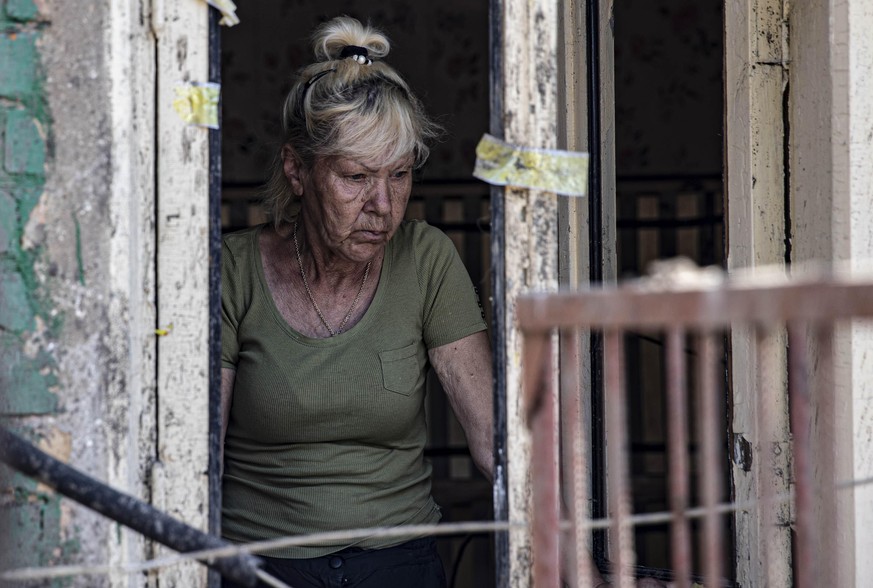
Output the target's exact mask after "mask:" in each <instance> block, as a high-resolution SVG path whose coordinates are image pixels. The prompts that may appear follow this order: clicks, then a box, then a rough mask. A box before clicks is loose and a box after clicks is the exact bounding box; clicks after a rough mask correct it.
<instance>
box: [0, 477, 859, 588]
mask: <svg viewBox="0 0 873 588" xmlns="http://www.w3.org/2000/svg"><path fill="white" fill-rule="evenodd" d="M870 484H873V477H871V478H863V479H858V480H849V481H844V482H840V483H838V484H836V489H837V490H847V489H851V488H856V487H858V486H866V485H870ZM792 498H793V492H785V493H782V494H779V495H777V496H775V497H774V498H773V499H772V501H770V503H772V504H781V503H784V502H789V501H790V500H791V499H792ZM763 502H764V501H761V500H747V501H743V502H725V503H720V504H716V505H714V506H712V507H697V508H691V509H688V510H686V511H685V512H684V516H685V517H688V518H700V517H704V516H706V515H709V514H713V513H714V514H727V513H730V512H736V511H743V510H748V509H751V508H755V507H756V506H758V505H760V504H762V503H763ZM675 519H676V515H675V514H674V513H672V512H666V511H665V512H657V513H646V514H638V515H633V516H631V517H629V518H628V521H627V522H628V524H630V525H632V526H637V527H639V526H645V525H655V524H662V523H668V522H670V521H673V520H675ZM612 524H613V519H610V518H604V519H591V520H588V521H586V522H585V523H584V524H583V525H582V528H584V529H588V530H593V529H606V528H609V527H610V526H611V525H612ZM559 526H560V528H561V530H562V531H567V530H569V529H572V528H573V525H572V523H571V522H570V521H566V520H565V521H561V522H560V524H559ZM526 527H528V525H527V523H525V522H499V521H471V522H464V523H446V524H441V525H407V526H403V527H373V528H367V529H350V530H347V531H331V532H326V533H313V534H310V535H293V536H288V537H279V538H276V539H269V540H266V541H257V542H253V543H246V544H241V545H232V546H228V547H218V548H213V549H204V550H201V551H191V552H188V553H179V554H174V555H168V556H165V557H160V558H156V559H152V560H147V561H143V562H137V563H128V564H121V565H91V566H53V567H43V568H38V567H35V568H18V569H14V570H9V571H6V572H3V573H0V580H5V581H29V580H44V579H51V578H63V577H67V576H81V575H106V574H111V573H122V574H133V573H141V572H146V571H149V570H155V569H158V568H165V567H170V566H175V565H179V564H182V563H185V562H189V561H192V560H199V561H207V562H208V561H212V560H216V559H220V558H222V557H231V556H235V555H241V554H257V553H264V552H267V551H273V550H275V549H281V548H285V547H300V546H304V545H318V544H323V543H328V542H331V543H337V542H343V541H353V540H359V539H387V538H396V537H407V536H410V535H415V536H419V537H421V536H441V535H460V534H469V533H499V532H503V531H509V530H512V529H524V528H526ZM278 585H281V584H278Z"/></svg>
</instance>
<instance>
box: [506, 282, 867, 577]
mask: <svg viewBox="0 0 873 588" xmlns="http://www.w3.org/2000/svg"><path fill="white" fill-rule="evenodd" d="M680 278H682V279H680ZM855 317H866V318H870V317H873V281H871V280H868V281H859V280H851V279H841V278H839V277H836V276H833V275H824V274H820V275H818V276H814V277H808V278H801V279H796V278H795V279H788V278H785V277H781V278H777V279H773V278H772V277H771V278H768V279H766V280H761V279H758V280H755V279H749V280H739V281H738V280H733V281H729V280H727V279H725V278H724V277H723V276H722V275H721V274H720V272H716V273H713V272H710V271H709V270H706V271H701V272H699V273H697V272H695V273H694V274H693V275H691V276H689V275H688V274H687V272H686V273H684V274H683V275H682V276H678V277H677V276H676V275H670V274H669V273H668V274H666V275H663V276H658V277H656V278H650V279H647V280H640V281H637V282H633V283H629V284H627V285H624V286H621V287H618V288H603V289H597V290H589V291H584V292H578V293H557V294H534V295H528V296H524V297H522V298H520V299H519V300H518V320H519V328H520V330H521V331H522V333H523V336H524V358H523V362H524V364H523V365H524V389H525V396H524V399H525V408H526V414H527V418H528V426H529V427H530V430H531V435H532V443H533V454H532V455H533V457H532V464H531V476H532V479H533V493H534V512H533V514H532V518H533V525H534V532H533V538H534V539H533V550H534V566H533V574H534V584H535V586H537V587H557V586H559V585H560V583H561V581H564V582H566V583H568V584H570V585H571V586H580V587H589V586H593V585H594V584H593V579H592V572H593V569H592V563H591V562H592V560H591V558H590V557H589V556H588V553H587V551H588V545H589V537H590V533H591V531H592V530H593V529H596V528H608V542H609V553H610V560H611V563H612V570H611V571H612V582H613V585H617V586H620V587H622V588H631V587H632V586H634V582H635V579H634V564H635V555H636V554H635V548H634V541H633V531H634V528H635V526H639V525H645V524H653V523H660V524H663V523H664V522H669V524H670V529H671V554H672V568H673V569H672V580H673V581H674V582H675V585H676V586H682V587H685V586H689V585H690V583H691V581H692V580H694V581H702V582H703V584H704V585H705V586H707V587H709V586H723V585H725V584H727V582H726V580H725V579H724V576H725V570H724V569H723V568H724V564H723V562H724V557H723V553H724V547H725V540H726V537H725V531H724V517H725V515H726V514H727V513H730V512H734V511H737V510H752V511H753V512H754V514H755V515H756V516H757V517H758V519H759V520H760V521H761V529H762V533H761V536H760V539H759V541H761V542H763V543H764V546H763V551H764V552H765V553H766V542H767V534H768V531H767V530H768V529H775V528H776V526H777V524H785V522H786V518H790V516H791V515H790V514H786V513H787V512H791V513H793V515H794V519H793V521H792V522H793V526H794V529H795V531H796V533H795V538H794V559H793V573H794V578H793V585H794V586H798V587H800V588H805V587H811V586H818V585H820V581H821V580H825V578H821V579H820V578H817V577H816V573H817V572H819V571H820V570H821V569H824V566H823V565H821V564H823V562H824V561H825V559H824V558H829V557H832V553H831V550H832V549H833V545H832V543H833V542H832V541H829V540H828V539H827V538H828V537H833V534H834V532H835V529H833V528H831V529H828V528H827V526H828V525H830V526H831V527H834V526H835V524H836V522H835V520H834V518H832V517H828V516H827V514H825V516H822V515H821V513H822V512H824V513H827V512H828V511H829V510H830V512H833V510H832V507H829V506H828V503H833V502H834V501H835V500H836V498H835V494H836V489H835V486H834V483H835V481H834V479H833V475H832V474H833V469H832V468H833V466H832V464H831V463H829V460H830V458H829V455H831V454H832V453H833V447H834V445H833V443H834V422H833V415H834V410H835V402H834V398H835V389H834V386H833V377H832V373H833V365H834V357H833V349H834V346H833V344H832V341H833V337H834V325H835V322H836V321H840V320H847V319H852V318H855ZM738 325H744V326H749V327H752V329H753V331H754V332H755V333H757V337H758V341H759V345H758V347H757V348H758V350H759V352H758V366H759V373H763V374H764V375H762V376H761V378H762V380H761V381H762V382H766V381H767V380H766V378H767V377H768V375H767V372H768V370H770V371H771V373H772V370H784V369H785V366H784V365H783V366H778V365H769V363H772V362H768V357H770V356H768V355H767V354H766V352H765V351H766V348H767V345H766V344H765V343H767V342H768V341H769V342H771V343H770V344H772V342H773V341H777V340H778V338H777V337H776V336H775V334H777V333H780V332H781V329H783V328H784V329H785V330H786V331H787V341H788V358H787V370H788V397H787V399H782V402H785V401H786V400H787V402H788V404H789V408H790V427H791V432H792V437H793V451H792V453H793V460H792V462H791V463H792V467H793V472H792V473H793V476H792V478H793V480H794V492H793V493H792V494H791V495H789V496H785V495H780V494H778V493H777V492H776V491H775V490H774V489H775V488H776V487H777V485H776V483H775V480H773V478H774V476H776V475H777V473H776V472H777V471H778V469H779V468H781V467H784V464H785V463H787V462H786V461H785V456H780V455H777V452H775V451H770V444H769V442H768V440H769V439H770V438H771V436H772V435H771V434H769V433H768V431H771V430H773V429H774V428H775V427H776V426H777V425H778V423H777V422H776V421H777V419H778V414H777V411H776V410H775V409H774V408H773V407H774V406H775V405H776V404H778V402H779V401H780V399H779V398H777V397H776V396H778V395H781V394H782V393H783V392H782V391H781V390H778V389H772V388H768V387H766V386H758V393H757V394H756V397H755V398H754V402H756V405H757V411H756V414H757V429H758V444H757V446H756V447H752V448H751V451H752V452H753V453H754V455H752V459H751V460H750V463H751V464H752V465H751V467H753V468H755V472H756V474H757V476H758V480H759V482H758V492H757V496H756V497H755V499H754V500H753V501H751V503H745V504H731V503H728V502H725V501H724V497H722V496H721V493H722V488H723V486H724V483H723V475H724V474H723V472H724V471H725V464H726V463H727V460H728V459H729V456H728V455H727V451H726V449H725V447H724V445H723V443H722V441H721V437H722V435H723V430H724V428H725V424H724V423H725V421H724V419H723V416H722V404H723V398H721V397H720V396H719V394H718V392H717V381H718V380H717V378H718V372H717V370H718V366H719V362H720V357H719V354H718V352H717V349H718V345H719V341H720V340H721V339H722V337H723V334H724V332H725V330H727V329H730V328H732V327H735V326H738ZM641 330H657V331H661V332H663V333H665V335H666V341H667V345H666V353H667V376H666V379H667V393H668V443H667V444H668V455H669V469H668V473H669V481H668V484H669V495H670V505H669V506H670V508H669V512H665V513H660V514H644V515H640V514H634V513H633V512H631V504H632V501H631V491H630V488H631V485H630V482H629V481H630V473H629V470H630V460H629V451H628V445H629V442H628V438H629V432H628V426H627V415H626V412H627V409H628V407H627V403H626V400H625V399H626V392H625V386H624V382H623V381H622V380H623V377H624V374H625V371H624V368H623V365H622V364H623V361H624V344H623V335H624V333H626V332H628V331H641ZM588 331H593V332H602V333H603V337H604V397H605V405H606V406H605V413H606V414H605V420H606V429H607V433H606V444H607V468H606V469H607V471H606V472H597V471H595V472H594V473H593V476H602V475H606V479H607V488H608V490H607V494H608V506H609V517H608V519H600V520H593V519H592V518H591V517H590V515H589V509H588V487H589V484H590V481H589V480H586V479H585V476H584V475H583V473H584V472H585V471H587V470H586V465H587V464H590V463H591V462H590V460H591V446H590V434H589V432H588V431H585V430H583V426H582V424H583V423H584V422H585V419H583V418H582V416H583V415H581V414H580V409H579V406H580V395H581V393H582V390H581V386H580V384H579V382H580V381H582V380H581V378H580V371H581V370H582V366H581V365H575V366H571V367H570V368H569V369H565V370H564V371H563V372H562V373H561V375H560V384H561V385H560V386H557V385H555V384H556V383H555V382H553V381H552V379H553V378H554V374H553V373H552V372H551V370H550V369H549V368H548V366H550V365H551V359H550V357H551V355H552V354H554V353H557V347H558V345H561V346H564V347H565V348H569V349H571V350H572V349H573V348H575V347H574V346H576V345H578V342H579V340H580V337H581V336H582V335H583V334H587V332H588ZM556 333H557V336H556ZM687 340H693V342H694V345H693V347H694V349H695V350H696V358H695V363H696V370H695V373H694V377H693V378H692V379H693V380H694V382H693V383H694V384H695V385H694V387H693V392H694V394H693V397H692V395H691V394H689V388H690V386H689V382H688V381H687V380H688V378H687V375H686V374H688V373H689V369H688V368H689V366H688V365H686V355H687V354H686V352H685V348H686V343H687ZM811 350H813V351H811ZM813 352H815V353H816V355H815V369H811V365H813V364H812V361H811V357H812V355H811V354H812V353H813ZM691 406H694V407H695V408H694V410H693V411H692V410H691V409H690V408H689V407H691ZM690 422H693V423H694V424H695V426H694V427H693V429H694V431H693V432H692V431H691V430H690V429H691V427H690V426H689V423H690ZM692 434H693V436H694V437H696V443H697V460H696V463H697V472H696V478H697V481H698V487H697V500H696V502H697V503H698V504H697V506H694V504H693V502H694V500H693V498H694V496H693V489H692V484H691V483H690V482H691V479H692V473H693V468H692V467H691V460H689V454H688V448H689V445H690V439H691V437H692ZM814 447H816V448H817V450H816V451H817V453H814V452H813V448H814ZM831 461H832V460H831ZM562 497H563V500H564V503H565V504H566V507H565V509H566V511H567V512H566V513H562V508H561V503H562ZM791 505H793V507H791ZM789 507H791V508H789ZM562 515H564V516H562ZM565 516H566V518H568V519H569V521H568V522H567V523H562V519H563V518H564V517H565ZM696 518H702V527H703V528H702V536H701V539H700V541H699V542H698V543H699V544H698V545H692V520H693V519H696ZM744 547H745V548H749V547H750V546H738V549H742V548H744ZM695 556H696V557H697V560H698V561H699V562H700V565H699V566H698V567H702V577H701V575H700V574H696V573H695V570H694V569H693V567H694V562H695ZM774 560H775V557H766V556H765V561H764V562H763V569H762V572H761V573H762V575H763V578H761V585H768V584H770V585H772V583H770V582H768V580H771V579H773V578H772V575H771V574H774V573H781V572H777V571H776V569H777V566H776V565H775V564H774ZM562 570H563V571H562ZM789 581H790V579H789Z"/></svg>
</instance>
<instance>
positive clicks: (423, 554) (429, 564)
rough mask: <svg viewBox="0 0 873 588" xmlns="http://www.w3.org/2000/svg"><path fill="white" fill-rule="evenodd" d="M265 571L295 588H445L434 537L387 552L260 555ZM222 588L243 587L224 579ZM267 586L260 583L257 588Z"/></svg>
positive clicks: (357, 550) (351, 549)
mask: <svg viewBox="0 0 873 588" xmlns="http://www.w3.org/2000/svg"><path fill="white" fill-rule="evenodd" d="M260 557H261V558H262V559H263V560H264V561H265V562H266V563H265V565H264V567H263V570H264V571H265V572H267V573H268V574H270V575H272V576H275V577H276V578H278V579H280V580H282V581H283V582H285V583H286V584H288V585H289V586H291V587H292V588H354V587H360V588H445V587H446V574H445V571H444V570H443V562H442V560H441V559H440V556H439V554H438V553H437V550H436V541H435V540H434V539H433V538H432V537H427V538H424V539H416V540H414V541H408V542H407V543H402V544H400V545H396V546H394V547H386V548H385V549H361V548H360V547H348V548H346V549H343V550H342V551H338V552H336V553H332V554H330V555H325V556H322V557H314V558H312V559H285V558H278V557H264V556H260ZM221 587H222V588H240V586H239V584H236V583H234V582H231V581H229V580H224V581H223V582H222V584H221ZM266 587H267V585H266V584H264V583H259V584H258V588H266Z"/></svg>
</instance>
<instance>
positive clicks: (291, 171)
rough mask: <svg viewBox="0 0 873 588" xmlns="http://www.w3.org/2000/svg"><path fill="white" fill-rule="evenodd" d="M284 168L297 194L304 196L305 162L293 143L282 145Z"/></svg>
mask: <svg viewBox="0 0 873 588" xmlns="http://www.w3.org/2000/svg"><path fill="white" fill-rule="evenodd" d="M282 170H283V171H284V172H285V177H286V178H287V179H288V185H290V186H291V192H293V193H294V195H295V196H303V173H304V171H303V163H302V162H301V161H300V157H299V156H298V155H297V152H296V151H294V148H293V147H291V145H288V144H286V145H284V146H283V147H282Z"/></svg>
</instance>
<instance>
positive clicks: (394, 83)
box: [222, 17, 493, 588]
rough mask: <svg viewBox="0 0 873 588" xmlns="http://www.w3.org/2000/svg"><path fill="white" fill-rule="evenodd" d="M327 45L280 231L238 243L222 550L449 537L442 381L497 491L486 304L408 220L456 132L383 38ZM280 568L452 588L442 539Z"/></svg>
mask: <svg viewBox="0 0 873 588" xmlns="http://www.w3.org/2000/svg"><path fill="white" fill-rule="evenodd" d="M313 38H314V49H315V55H316V63H314V64H312V65H310V66H308V67H306V68H304V69H303V70H302V71H301V72H300V75H299V79H298V80H297V82H296V83H295V85H294V86H293V88H292V89H291V91H290V93H289V94H288V96H287V98H286V100H285V105H284V110H283V117H282V121H283V132H284V145H283V146H282V148H281V153H280V156H279V158H278V159H277V163H276V165H275V169H274V173H273V178H272V180H271V182H270V194H269V198H268V204H269V207H270V209H271V212H272V216H273V222H272V223H270V224H268V225H264V226H259V227H256V228H253V229H249V230H246V231H242V232H239V233H235V234H232V235H228V236H227V237H226V239H225V242H224V252H223V260H222V262H223V270H222V271H223V273H222V280H223V282H222V286H223V291H222V321H223V322H222V338H223V343H222V415H223V418H224V429H223V435H224V479H223V487H224V499H223V510H222V531H223V534H224V536H225V537H226V538H227V539H229V540H231V541H235V542H249V541H257V540H263V539H269V538H275V537H281V536H286V535H303V534H307V533H315V532H322V531H336V530H342V529H352V528H359V527H395V526H401V525H410V524H422V523H435V522H437V521H438V520H439V519H440V510H439V507H438V506H437V504H436V503H435V502H434V499H433V497H432V496H431V481H430V475H431V467H430V465H429V464H428V462H426V461H425V460H424V457H423V451H424V446H425V440H426V427H425V413H424V397H425V375H426V371H427V369H428V366H433V368H434V369H435V371H436V373H437V375H438V376H439V378H440V382H441V383H442V385H443V387H444V388H445V390H446V393H447V395H448V398H449V400H450V402H451V404H452V407H453V408H454V411H455V413H456V415H457V416H458V418H459V420H460V422H461V425H462V426H463V428H464V431H465V432H466V435H467V440H468V443H469V446H470V450H471V453H472V456H473V459H474V461H475V462H476V464H477V466H478V467H479V469H481V471H482V472H483V473H484V474H485V475H486V476H487V477H488V478H489V479H490V478H491V475H492V467H493V462H492V412H491V410H492V409H491V367H490V350H489V344H488V338H487V335H486V333H485V328H486V326H485V324H484V322H483V320H482V314H481V310H480V308H479V305H478V301H477V298H476V294H475V292H474V289H473V286H472V284H471V282H470V279H469V277H468V275H467V273H466V270H465V269H464V267H463V265H462V264H461V261H460V259H459V257H458V255H457V253H456V251H455V249H454V247H453V245H452V243H451V241H450V240H449V239H448V238H447V237H446V236H445V235H444V234H443V233H441V232H440V231H438V230H437V229H435V228H433V227H430V226H428V225H427V224H426V223H424V222H416V221H404V220H403V217H404V213H405V210H406V205H407V201H408V200H409V194H410V189H411V185H412V175H413V171H414V170H415V169H416V168H417V167H419V166H421V165H422V164H423V163H424V161H425V160H426V158H427V155H428V146H427V144H428V141H430V140H432V139H433V138H434V136H435V135H436V132H437V129H436V127H435V125H434V124H433V123H432V122H431V121H430V120H429V119H428V118H427V116H426V115H425V114H424V112H423V109H422V106H421V104H420V103H419V101H418V100H417V99H416V97H415V96H414V95H413V94H412V92H411V91H410V89H409V86H408V85H407V84H406V82H405V81H404V80H403V79H402V78H401V77H400V75H399V74H398V73H397V72H396V71H395V70H394V69H392V68H391V67H390V66H389V65H387V64H386V63H384V62H383V61H382V59H383V58H384V57H385V56H386V55H387V54H388V51H389V42H388V39H387V38H386V37H385V36H384V35H383V34H382V33H380V32H379V31H377V30H374V29H372V28H370V27H365V26H362V25H361V23H359V22H358V21H356V20H354V19H352V18H348V17H340V18H336V19H334V20H332V21H330V22H328V23H326V24H324V25H323V26H321V27H319V28H318V29H317V30H316V32H315V34H314V37H313ZM269 555H270V556H271V557H268V558H266V560H267V571H269V572H270V573H271V574H273V575H275V576H276V577H278V578H280V579H283V580H284V581H285V582H287V583H288V584H290V585H292V586H295V588H300V587H305V586H379V587H382V586H391V587H402V586H417V587H422V586H424V587H427V586H443V585H445V575H444V572H443V568H442V563H441V562H440V560H439V556H438V555H437V553H436V550H435V544H434V541H433V539H431V538H416V537H404V538H399V539H398V538H377V537H373V538H365V539H355V540H344V541H329V542H322V543H319V544H317V545H309V546H306V547H292V548H287V549H279V550H276V551H273V552H271V553H270V554H269ZM226 585H227V584H226Z"/></svg>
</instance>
